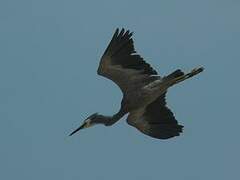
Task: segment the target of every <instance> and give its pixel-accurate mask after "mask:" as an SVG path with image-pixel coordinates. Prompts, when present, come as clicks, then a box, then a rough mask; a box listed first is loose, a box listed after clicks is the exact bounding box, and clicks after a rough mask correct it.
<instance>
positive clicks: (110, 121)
mask: <svg viewBox="0 0 240 180" xmlns="http://www.w3.org/2000/svg"><path fill="white" fill-rule="evenodd" d="M125 114H126V113H125V112H124V111H122V110H120V111H119V112H118V113H116V114H114V115H113V116H111V117H108V118H109V119H108V120H107V122H106V123H105V125H106V126H111V125H113V124H114V123H116V122H117V121H118V120H120V119H121V118H122V117H123V116H124V115H125Z"/></svg>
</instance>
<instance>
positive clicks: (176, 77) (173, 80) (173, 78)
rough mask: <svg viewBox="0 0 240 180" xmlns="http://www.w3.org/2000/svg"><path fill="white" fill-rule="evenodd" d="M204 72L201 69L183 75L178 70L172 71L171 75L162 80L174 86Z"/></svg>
mask: <svg viewBox="0 0 240 180" xmlns="http://www.w3.org/2000/svg"><path fill="white" fill-rule="evenodd" d="M203 70H204V68H203V67H200V68H195V69H193V70H192V71H191V72H189V73H187V74H184V72H182V71H181V70H180V69H178V70H176V71H174V72H173V73H171V74H169V75H168V76H166V77H164V80H166V82H167V83H168V84H169V86H172V85H174V84H177V83H180V82H182V81H184V80H186V79H188V78H191V77H193V76H195V75H197V74H199V73H200V72H202V71H203Z"/></svg>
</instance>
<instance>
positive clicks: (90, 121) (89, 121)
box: [69, 113, 106, 136]
mask: <svg viewBox="0 0 240 180" xmlns="http://www.w3.org/2000/svg"><path fill="white" fill-rule="evenodd" d="M105 122H106V118H104V116H102V115H100V114H98V113H94V114H92V115H91V116H88V117H87V118H86V119H85V120H84V121H83V123H82V125H81V126H80V127H79V128H77V129H76V130H75V131H73V132H72V133H71V134H70V135H69V136H72V135H73V134H75V133H76V132H78V131H79V130H81V129H85V128H89V127H92V126H94V125H96V124H105Z"/></svg>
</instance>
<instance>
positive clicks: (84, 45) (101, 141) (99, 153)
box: [0, 0, 240, 180]
mask: <svg viewBox="0 0 240 180" xmlns="http://www.w3.org/2000/svg"><path fill="white" fill-rule="evenodd" d="M239 19H240V1H238V0H201V1H197V0H181V1H179V0H161V1H157V0H156V1H137V0H135V1H128V0H122V1H114V0H101V1H97V0H96V1H91V0H88V1H82V0H41V1H38V0H21V1H19V0H1V1H0V179H1V180H14V179H19V180H43V179H45V180H55V179H57V180H71V179H73V180H77V179H82V180H99V179H103V180H112V179H114V180H123V179H132V180H146V179H149V180H159V179H164V180H175V179H178V180H193V179H194V180H212V179H217V180H225V179H239V178H240V172H239V170H240V169H239V167H240V155H239V152H240V141H239V137H240V136H239V135H240V133H239V132H240V130H239V129H240V119H239V110H240V109H239V100H240V98H239V97H240V96H239V92H240V84H239V82H240V81H239V77H240V75H239V73H240V72H239V66H240V21H239ZM117 27H120V28H121V27H125V28H127V29H130V30H131V31H134V40H135V47H136V50H137V51H138V53H139V54H141V55H142V56H143V57H144V58H145V60H146V61H147V62H149V63H150V64H152V66H153V67H154V68H155V69H156V70H157V71H158V72H159V73H160V74H167V73H170V72H172V71H174V70H176V69H177V68H182V69H183V70H184V71H188V70H191V68H194V67H196V66H204V67H205V71H204V73H202V74H200V75H199V76H197V77H195V78H193V79H191V80H188V81H186V82H184V83H182V84H180V85H178V86H176V87H175V88H172V89H170V91H169V93H168V104H169V107H171V109H172V110H173V112H174V113H175V115H176V117H177V119H178V121H179V122H180V124H183V125H184V126H185V129H184V133H183V134H182V135H181V136H179V137H176V138H173V139H169V140H167V141H161V140H157V139H152V138H150V137H148V136H145V135H144V134H141V133H140V132H138V131H137V130H136V129H134V128H133V127H130V126H128V125H127V123H126V121H125V118H126V117H124V118H123V119H122V120H121V121H119V122H118V123H117V124H116V125H114V126H113V127H110V128H106V127H104V126H96V127H93V128H90V129H86V130H83V131H81V132H79V133H78V134H76V135H75V136H73V137H68V134H69V133H70V132H71V131H72V130H73V129H75V128H76V127H77V126H79V125H80V124H81V122H82V121H83V120H84V119H85V118H86V117H87V116H88V115H89V114H92V113H94V112H100V113H103V114H106V115H111V114H113V113H115V112H116V111H118V109H119V106H120V101H121V97H122V95H121V91H120V90H119V89H118V87H117V86H116V85H115V84H113V83H112V82H111V81H109V80H107V79H104V78H102V77H100V76H97V74H96V70H97V67H98V63H99V59H100V57H101V55H102V53H103V51H104V50H105V48H106V46H107V44H108V42H109V40H110V38H111V37H112V33H113V32H114V31H115V29H116V28H117Z"/></svg>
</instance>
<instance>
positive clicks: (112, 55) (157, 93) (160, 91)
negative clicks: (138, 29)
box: [70, 29, 203, 139]
mask: <svg viewBox="0 0 240 180" xmlns="http://www.w3.org/2000/svg"><path fill="white" fill-rule="evenodd" d="M202 71H203V68H202V67H201V68H195V69H193V70H192V71H191V72H190V73H187V74H184V73H183V72H182V71H181V70H176V71H174V72H173V73H171V74H170V75H168V76H164V77H161V76H159V75H158V74H157V72H156V70H154V69H153V68H152V67H151V66H150V64H148V63H147V62H145V61H144V60H143V58H142V57H141V56H140V55H138V54H137V53H136V51H135V49H134V44H133V40H132V33H130V31H129V30H128V31H125V30H124V29H122V30H121V31H119V29H117V30H116V31H115V33H114V35H113V37H112V39H111V41H110V43H109V45H108V47H107V49H106V50H105V52H104V54H103V56H102V58H101V60H100V64H99V67H98V70H97V73H98V74H99V75H101V76H104V77H106V78H108V79H111V80H112V81H113V82H115V83H116V84H117V85H118V86H119V88H120V89H121V91H122V93H123V99H122V102H121V108H120V110H119V112H118V113H116V114H115V115H113V116H103V115H100V114H96V113H95V114H93V115H91V116H90V117H88V118H87V119H86V120H85V121H84V123H83V125H82V126H81V127H79V128H78V129H77V130H75V131H74V132H73V133H71V134H70V135H73V134H74V133H75V132H77V131H78V130H80V129H83V128H87V127H90V126H92V125H94V124H104V125H106V126H110V125H112V124H114V123H115V122H117V121H118V120H119V119H121V118H122V117H123V116H124V115H125V114H127V113H129V115H128V118H127V123H128V124H129V125H131V126H134V127H135V128H137V129H138V130H139V131H141V132H142V133H144V134H146V135H149V136H151V137H154V138H158V139H168V138H171V137H174V136H178V135H179V134H180V133H181V132H182V128H183V126H182V125H179V124H178V122H177V120H176V119H175V117H174V115H173V113H172V112H171V110H170V109H169V108H168V107H167V106H166V100H165V96H166V92H167V89H168V88H169V87H171V86H173V85H175V84H177V83H179V82H181V81H184V80H185V79H188V78H190V77H192V76H194V75H196V74H198V73H200V72H202Z"/></svg>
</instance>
